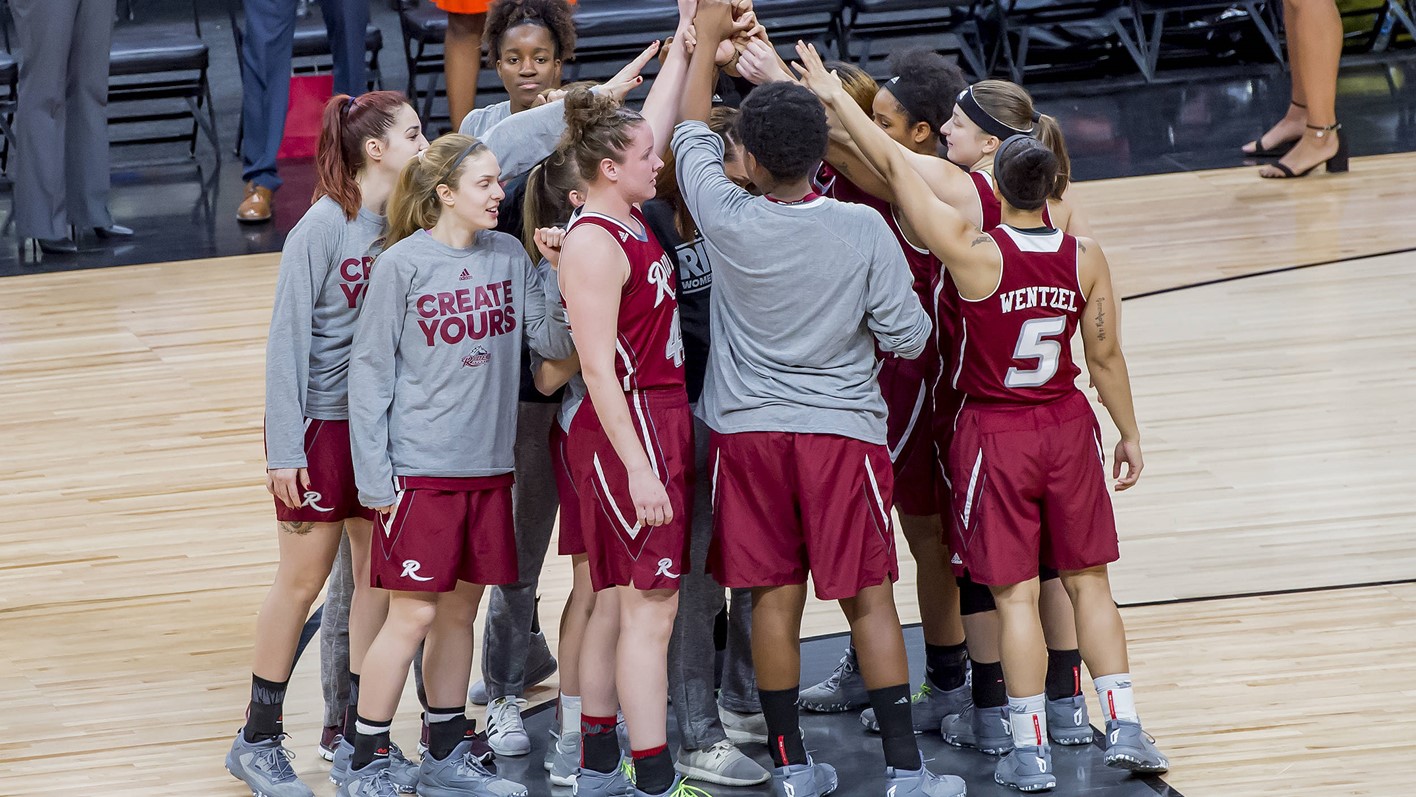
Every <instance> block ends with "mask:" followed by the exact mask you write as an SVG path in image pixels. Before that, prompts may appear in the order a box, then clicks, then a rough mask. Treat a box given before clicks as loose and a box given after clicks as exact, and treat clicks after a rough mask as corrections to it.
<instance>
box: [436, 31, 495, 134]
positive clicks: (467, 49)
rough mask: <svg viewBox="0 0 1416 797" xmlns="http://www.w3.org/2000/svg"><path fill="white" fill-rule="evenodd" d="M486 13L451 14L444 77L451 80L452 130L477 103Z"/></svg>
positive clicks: (448, 85)
mask: <svg viewBox="0 0 1416 797" xmlns="http://www.w3.org/2000/svg"><path fill="white" fill-rule="evenodd" d="M486 21H487V15H486V14H448V15H447V36H446V38H444V39H443V79H444V81H446V83H447V107H448V114H449V115H450V116H451V117H452V129H453V130H456V129H457V128H458V126H459V125H461V124H462V117H464V116H466V115H467V114H469V113H471V112H472V109H473V108H475V107H476V106H477V73H478V71H479V70H480V69H481V66H482V26H483V25H484V24H485V23H486Z"/></svg>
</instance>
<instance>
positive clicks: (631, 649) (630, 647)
mask: <svg viewBox="0 0 1416 797" xmlns="http://www.w3.org/2000/svg"><path fill="white" fill-rule="evenodd" d="M615 590H616V591H617V592H619V614H620V634H619V645H618V649H617V651H616V656H615V673H616V675H615V681H616V686H617V687H618V691H619V699H620V706H621V707H622V708H623V709H624V722H625V725H627V726H628V727H629V744H630V748H631V749H633V750H648V749H650V748H654V747H659V746H660V745H663V744H665V743H666V742H667V733H668V727H667V725H666V724H665V723H666V722H667V721H668V711H669V667H668V656H669V637H670V636H671V635H672V633H673V630H674V615H675V614H677V613H678V591H677V590H665V589H656V590H647V591H645V590H637V589H634V588H633V587H616V588H615Z"/></svg>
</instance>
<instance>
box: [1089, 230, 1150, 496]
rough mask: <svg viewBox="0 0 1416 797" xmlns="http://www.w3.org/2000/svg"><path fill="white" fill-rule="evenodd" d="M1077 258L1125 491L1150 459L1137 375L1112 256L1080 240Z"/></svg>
mask: <svg viewBox="0 0 1416 797" xmlns="http://www.w3.org/2000/svg"><path fill="white" fill-rule="evenodd" d="M1077 262H1078V269H1077V270H1078V272H1079V276H1080V277H1081V288H1082V290H1084V291H1086V294H1087V306H1086V310H1085V311H1084V312H1083V314H1082V323H1081V328H1082V348H1083V350H1084V351H1085V352H1086V357H1087V371H1088V373H1089V374H1090V375H1091V380H1092V384H1093V385H1095V386H1096V391H1097V393H1099V394H1100V395H1101V401H1102V403H1103V404H1105V405H1106V411H1107V412H1108V413H1109V414H1110V415H1111V420H1112V422H1114V423H1115V424H1116V428H1117V430H1118V431H1120V432H1121V442H1119V443H1117V444H1116V457H1115V459H1114V460H1113V461H1112V464H1111V478H1113V479H1117V482H1116V489H1117V490H1118V491H1120V490H1125V489H1128V488H1130V487H1131V486H1132V485H1134V484H1135V483H1136V480H1137V479H1139V478H1140V477H1141V469H1142V468H1143V467H1144V463H1143V461H1142V459H1141V430H1140V427H1139V426H1138V425H1137V424H1136V409H1135V405H1134V403H1133V401H1132V398H1131V376H1130V374H1129V372H1128V371H1127V370H1126V358H1125V356H1123V355H1122V354H1121V334H1120V332H1121V330H1120V328H1119V321H1120V316H1119V314H1118V311H1117V308H1118V306H1119V302H1118V300H1117V296H1116V292H1115V290H1114V289H1113V287H1112V285H1111V269H1110V267H1109V266H1108V265H1107V263H1106V255H1105V254H1103V253H1102V251H1101V247H1100V246H1099V245H1098V244H1097V243H1096V242H1095V241H1093V240H1091V239H1090V238H1079V239H1077ZM1122 462H1125V463H1126V474H1125V476H1122V475H1121V463H1122Z"/></svg>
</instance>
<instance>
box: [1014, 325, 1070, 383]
mask: <svg viewBox="0 0 1416 797" xmlns="http://www.w3.org/2000/svg"><path fill="white" fill-rule="evenodd" d="M1066 332H1067V318H1066V316H1060V315H1059V316H1053V317H1051V318H1030V319H1028V320H1027V321H1024V322H1023V328H1022V329H1021V330H1019V331H1018V343H1017V345H1016V346H1014V347H1013V359H1015V360H1036V361H1037V367H1035V368H1032V369H1029V370H1026V371H1024V370H1021V369H1019V368H1017V367H1012V368H1009V369H1008V373H1007V374H1006V375H1004V377H1003V384H1004V386H1006V387H1009V388H1015V389H1016V388H1026V387H1042V386H1043V385H1045V384H1047V383H1048V381H1049V380H1051V379H1052V377H1054V376H1056V375H1057V363H1058V362H1059V360H1060V358H1061V355H1062V344H1061V343H1060V342H1059V341H1056V340H1051V338H1055V337H1057V336H1058V335H1062V334H1065V333H1066Z"/></svg>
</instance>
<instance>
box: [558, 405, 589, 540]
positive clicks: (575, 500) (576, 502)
mask: <svg viewBox="0 0 1416 797" xmlns="http://www.w3.org/2000/svg"><path fill="white" fill-rule="evenodd" d="M569 439H570V437H569V435H567V434H566V433H565V430H564V429H562V428H561V425H560V422H559V421H557V422H555V423H553V424H551V470H553V471H555V474H556V495H557V496H558V497H559V498H560V519H559V522H558V525H559V529H560V531H559V540H558V542H557V543H556V553H558V554H560V555H561V556H571V555H573V554H581V553H585V533H584V532H583V531H581V529H580V492H579V491H578V490H576V489H575V479H573V478H571V475H570V460H569V459H568V457H567V454H566V445H567V441H569Z"/></svg>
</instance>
